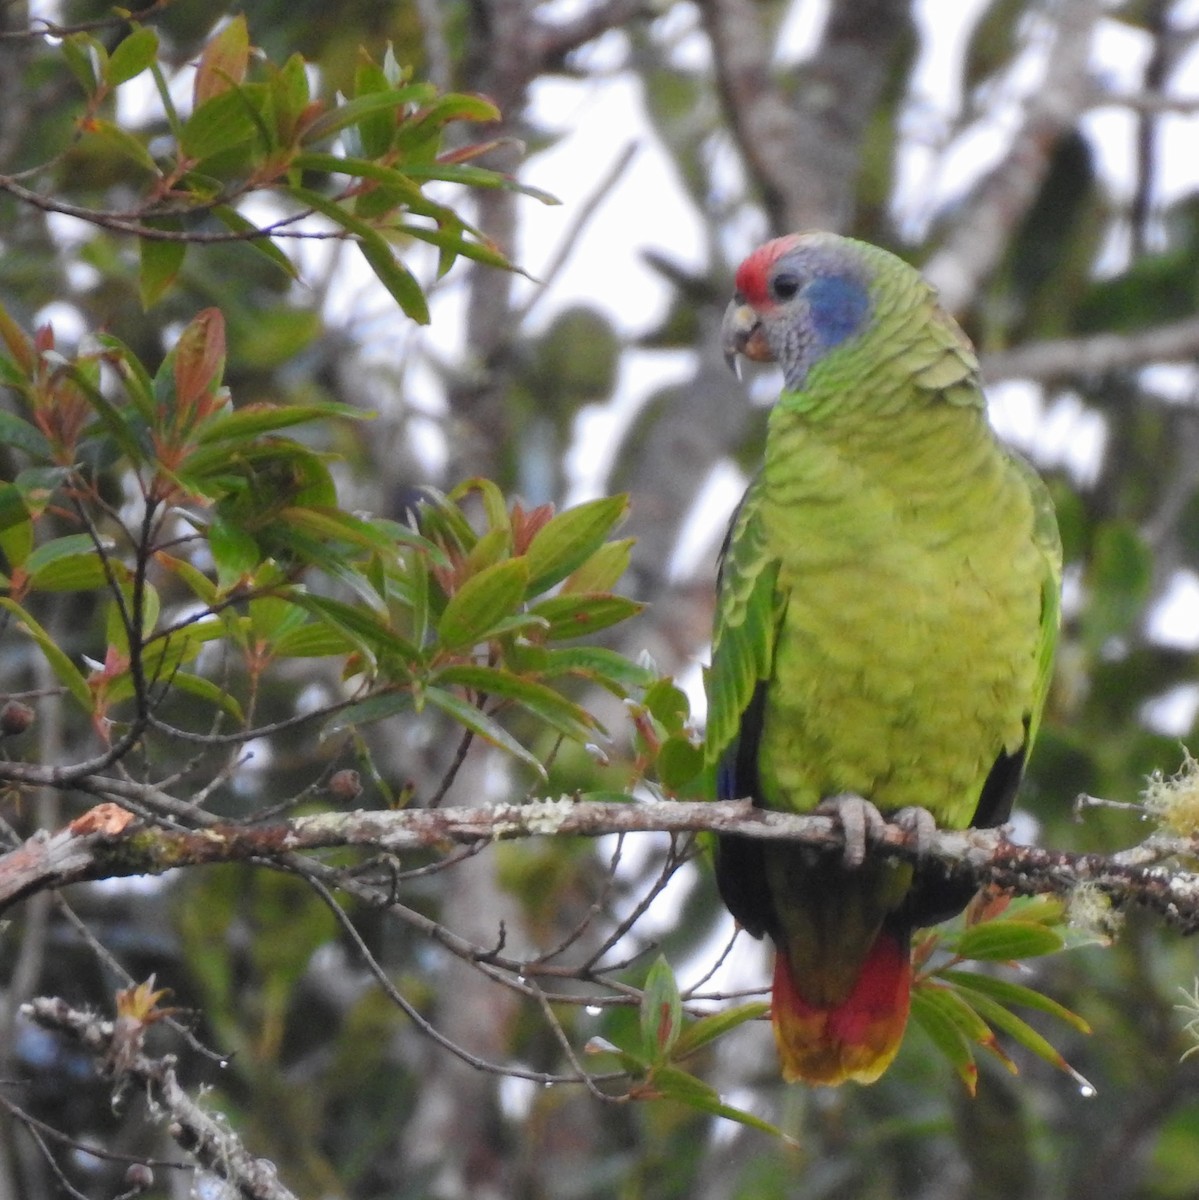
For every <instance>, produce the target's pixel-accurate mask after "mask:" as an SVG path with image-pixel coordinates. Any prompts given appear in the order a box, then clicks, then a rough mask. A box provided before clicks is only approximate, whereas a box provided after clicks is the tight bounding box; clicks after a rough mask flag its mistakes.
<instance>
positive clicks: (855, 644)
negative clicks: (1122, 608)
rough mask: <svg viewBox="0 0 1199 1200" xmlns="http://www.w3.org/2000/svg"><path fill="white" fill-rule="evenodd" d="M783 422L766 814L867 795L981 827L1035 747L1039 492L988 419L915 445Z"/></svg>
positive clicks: (763, 762)
mask: <svg viewBox="0 0 1199 1200" xmlns="http://www.w3.org/2000/svg"><path fill="white" fill-rule="evenodd" d="M864 434H865V435H866V437H865V438H864V440H863V442H860V443H859V444H857V445H855V444H853V443H852V441H851V442H850V443H849V444H844V443H837V442H832V443H831V444H830V442H829V441H828V439H826V438H822V437H820V436H813V435H812V434H811V433H810V431H804V430H803V429H802V427H795V428H793V429H791V430H788V429H787V428H786V427H783V428H780V429H778V430H776V448H778V449H779V450H780V451H781V453H780V454H779V455H778V456H777V457H776V461H783V462H785V463H786V470H784V471H778V470H775V471H773V472H772V466H773V464H772V462H771V461H770V458H768V461H767V466H766V476H765V478H764V481H763V483H764V486H763V493H762V503H763V506H764V510H765V511H764V517H765V527H766V528H768V529H771V530H773V531H777V532H775V533H774V534H773V537H774V544H773V545H772V547H771V550H772V553H774V554H777V556H778V561H779V575H778V588H779V592H780V595H781V596H782V597H783V598H784V600H783V603H784V604H785V611H784V613H783V616H782V618H781V624H780V627H779V631H778V636H777V641H776V645H775V656H774V665H773V673H772V677H771V679H770V680H769V683H768V702H767V704H766V706H765V713H766V717H765V723H764V727H763V731H762V741H761V745H760V753H759V765H760V771H761V780H762V791H763V799H764V800H765V802H766V804H767V806H768V807H771V808H782V809H791V810H799V811H803V810H807V809H810V808H812V807H814V806H815V805H816V804H817V803H819V802H820V800H821V799H824V798H826V797H829V796H833V795H836V794H838V793H841V792H854V793H857V794H859V795H862V796H864V797H866V798H868V799H870V800H872V801H873V802H874V803H875V804H876V805H877V806H878V807H879V808H880V809H881V810H883V811H888V810H895V809H898V808H901V807H904V806H907V805H919V806H921V807H924V808H927V809H928V810H930V811H931V812H932V814H933V815H934V817H935V818H936V820H937V822H938V824H940V825H944V826H950V827H963V826H965V825H967V824H968V823H969V822H970V819H971V817H972V816H973V815H974V811H975V808H976V806H977V803H978V798H979V794H980V791H981V789H982V786H983V783H984V781H985V780H986V777H987V774H988V772H989V770H990V769H991V766H992V764H993V763H994V762H995V760H996V757H997V756H998V755H999V754H1000V753H1002V752H1005V751H1006V752H1007V753H1015V752H1016V751H1017V750H1018V749H1019V748H1020V746H1021V745H1022V744H1023V742H1024V740H1025V738H1026V733H1027V726H1026V722H1027V720H1028V717H1029V712H1030V710H1031V708H1032V706H1033V703H1034V692H1035V689H1036V660H1037V644H1038V630H1039V627H1040V606H1041V603H1042V599H1041V579H1042V576H1043V563H1042V560H1041V559H1040V558H1039V556H1038V553H1037V551H1036V548H1035V546H1034V542H1033V537H1032V524H1033V519H1034V513H1033V505H1032V502H1031V500H1030V498H1029V495H1028V490H1027V488H1026V487H1025V486H1024V485H1023V482H1022V480H1021V478H1020V476H1019V474H1018V472H1016V471H1015V470H1014V469H1013V466H1012V463H1011V461H1010V459H1009V458H1008V457H1007V455H1006V453H1005V451H1004V450H1003V449H1002V448H1001V447H1000V446H999V444H998V443H997V442H996V441H995V440H994V438H993V435H992V434H991V433H990V430H989V429H987V427H986V426H985V424H983V422H982V419H981V416H978V415H976V414H974V413H972V412H968V411H962V410H955V409H951V408H948V406H944V407H943V408H942V409H941V410H939V411H937V412H935V413H932V414H930V418H929V420H928V421H926V422H925V423H924V428H921V429H916V430H913V429H911V428H907V429H905V437H904V439H903V440H902V441H898V440H892V441H890V442H888V441H887V440H886V439H880V438H878V437H877V436H875V437H873V438H871V436H870V435H871V431H869V430H866V431H864Z"/></svg>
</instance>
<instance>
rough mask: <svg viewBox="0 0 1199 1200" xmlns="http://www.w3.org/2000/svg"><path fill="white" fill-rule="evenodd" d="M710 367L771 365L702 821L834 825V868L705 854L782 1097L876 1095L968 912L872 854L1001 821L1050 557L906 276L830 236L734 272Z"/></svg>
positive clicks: (1038, 509) (756, 843)
mask: <svg viewBox="0 0 1199 1200" xmlns="http://www.w3.org/2000/svg"><path fill="white" fill-rule="evenodd" d="M735 288H736V290H735V292H734V295H733V299H732V300H731V302H730V303H729V305H728V308H727V310H726V312H725V315H724V320H723V324H722V329H721V338H722V343H723V346H722V348H723V350H724V352H725V356H726V358H727V359H728V361H729V363H730V365H731V366H733V367H734V369H736V367H737V366H738V365H739V362H738V357H737V356H743V357H745V358H747V359H749V360H751V361H757V362H773V363H776V364H777V365H778V366H779V367H780V368H781V369H782V376H783V387H782V392H781V395H780V396H779V398H778V400H777V401H776V403H775V404H774V405H773V407H772V408H771V410H770V413H769V416H768V421H767V431H766V438H765V446H764V452H763V461H762V464H761V468H760V470H759V471H758V473H757V474H756V476H755V477H754V478H753V480H752V482H751V483H750V485H749V487H748V489H747V491H746V492H745V495H744V497H743V498H742V500H741V502H740V504H739V505H738V507H737V509H736V511H735V513H734V515H733V519H732V522H731V524H730V527H729V532H728V535H727V537H726V538H725V542H724V545H723V548H722V550H721V553H720V564H719V571H718V577H717V600H716V607H715V618H714V631H713V638H712V651H711V662H710V665H709V666H708V667H707V668H706V670H705V675H704V678H705V690H706V694H707V704H708V711H707V726H706V730H705V733H704V759H705V762H706V764H707V766H708V767H709V768H710V769H712V770H714V772H715V777H716V794H717V796H718V798H720V799H737V798H746V797H748V798H752V800H753V803H754V804H755V805H756V806H758V807H761V808H764V809H768V810H772V811H779V812H789V813H813V812H821V813H828V814H831V815H833V816H835V817H837V818H838V819H839V820H840V823H841V826H842V828H843V831H844V833H845V839H844V841H845V848H844V850H843V851H842V852H840V853H837V852H833V853H830V852H829V851H828V850H822V849H816V848H812V847H805V846H800V845H797V844H795V843H787V842H782V841H778V842H776V841H773V840H772V841H765V840H761V839H754V838H749V837H746V836H740V837H739V836H736V835H731V834H730V835H721V836H719V837H718V838H717V844H716V855H715V869H716V882H717V886H718V889H719V892H720V894H721V897H722V899H723V901H724V903H725V905H726V907H727V908H728V909H729V911H730V912H731V913H732V915H733V917H734V919H735V920H736V921H737V922H738V924H739V925H740V926H741V927H742V928H743V929H745V930H746V931H747V932H748V933H750V934H752V935H753V936H755V937H758V938H761V937H763V936H768V937H769V939H770V940H771V942H773V944H774V947H775V963H774V975H773V987H772V995H771V1021H772V1025H773V1030H774V1037H775V1042H776V1044H777V1047H778V1052H779V1059H780V1063H781V1066H782V1073H783V1077H784V1078H785V1079H786V1080H787V1081H788V1082H804V1083H808V1084H819V1085H836V1084H840V1083H844V1082H846V1081H849V1080H852V1081H855V1082H858V1083H863V1084H864V1083H873V1082H874V1081H875V1080H877V1079H878V1078H879V1077H880V1076H881V1075H882V1074H883V1072H884V1071H885V1070H886V1069H887V1067H888V1066H889V1065H890V1064H891V1062H892V1060H893V1059H894V1057H895V1055H896V1053H897V1052H898V1049H899V1046H900V1043H901V1041H902V1039H903V1034H904V1029H905V1026H906V1023H907V1018H908V1011H909V1007H910V999H911V988H912V962H911V944H912V935H913V932H914V931H915V930H917V929H920V928H924V927H926V926H929V925H934V924H937V923H939V922H941V921H944V920H947V919H948V918H950V917H952V916H954V915H955V914H957V913H958V912H960V911H961V910H962V909H963V908H964V907H965V906H966V904H967V903H968V901H969V898H970V895H971V893H972V891H973V888H972V887H966V886H965V885H962V884H960V883H956V882H953V881H951V880H950V879H949V878H948V877H947V876H946V875H945V873H944V872H943V871H941V870H939V869H937V868H935V867H934V865H933V864H931V863H929V862H927V861H924V862H923V863H922V862H921V860H920V856H919V855H917V856H916V861H915V862H907V861H898V860H895V859H880V858H877V857H876V856H867V855H866V851H865V830H866V828H867V827H876V826H879V825H881V824H882V822H883V821H884V820H886V819H889V820H891V821H894V822H896V823H899V824H901V825H903V826H904V827H905V828H907V829H909V830H911V831H912V832H913V840H914V842H915V844H916V845H917V847H919V845H921V844H924V845H927V839H928V837H929V836H931V833H932V831H933V830H934V829H935V828H944V829H963V828H966V827H968V826H972V825H973V826H978V827H988V826H993V825H998V824H1002V823H1003V822H1005V821H1006V820H1007V819H1008V817H1009V815H1010V813H1011V808H1012V803H1013V800H1014V797H1015V793H1016V789H1017V787H1018V785H1019V782H1020V779H1021V775H1022V774H1023V770H1024V765H1025V761H1026V759H1027V757H1028V753H1029V750H1030V748H1031V746H1032V744H1033V741H1034V739H1035V737H1036V734H1037V726H1038V723H1039V721H1040V718H1041V714H1042V710H1043V707H1044V704H1045V698H1046V693H1047V690H1048V687H1049V683H1050V678H1051V672H1052V662H1053V652H1054V645H1055V642H1056V640H1057V631H1058V624H1059V611H1060V592H1061V563H1062V551H1061V541H1060V537H1059V534H1058V528H1057V521H1056V518H1055V515H1054V508H1053V502H1052V499H1051V497H1050V494H1049V491H1048V489H1047V488H1046V486H1045V484H1044V482H1043V481H1042V480H1041V478H1040V477H1039V475H1038V474H1037V473H1036V471H1035V470H1034V469H1033V467H1032V466H1031V465H1030V464H1029V463H1027V462H1026V461H1025V460H1024V459H1023V458H1022V457H1021V456H1019V455H1018V454H1017V453H1016V452H1015V451H1013V450H1011V449H1008V448H1007V447H1005V446H1004V444H1003V443H1001V442H1000V441H999V439H998V436H997V435H996V434H995V432H994V430H993V429H992V427H991V425H990V423H989V421H988V418H987V412H986V405H985V400H984V396H983V392H982V388H981V384H980V376H979V364H978V360H977V358H976V356H975V354H974V351H973V349H972V347H971V344H970V342H969V340H968V338H967V337H966V335H965V334H964V333H963V332H962V330H961V329H960V327H959V326H958V325H957V324H956V322H955V321H954V320H953V319H952V317H950V316H949V314H948V313H947V312H946V311H945V310H944V309H943V308H942V307H941V306H940V304H939V303H938V300H937V296H936V292H935V290H934V289H933V288H932V287H931V285H929V284H928V283H927V282H925V280H924V279H923V278H922V276H921V275H920V274H919V272H918V271H916V270H915V269H913V268H912V267H910V266H909V265H907V264H906V263H905V262H904V261H903V260H902V259H900V258H899V257H897V256H895V255H893V254H891V253H890V252H888V251H886V250H884V249H881V248H880V247H877V246H873V245H871V244H869V243H866V242H862V241H857V240H854V239H851V238H846V237H841V236H839V235H836V234H832V233H825V232H805V233H798V234H791V235H789V236H786V237H780V238H776V239H774V240H772V241H769V242H767V243H766V244H765V245H762V246H760V247H759V248H758V249H757V250H755V251H754V252H753V253H752V254H750V255H749V257H748V258H746V259H745V261H744V262H743V263H742V264H741V265H740V267H739V268H738V270H737V273H736V281H735Z"/></svg>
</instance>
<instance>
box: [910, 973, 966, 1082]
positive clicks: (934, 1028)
mask: <svg viewBox="0 0 1199 1200" xmlns="http://www.w3.org/2000/svg"><path fill="white" fill-rule="evenodd" d="M928 991H929V989H928V988H916V989H915V990H914V991H913V992H912V1019H913V1020H914V1021H915V1022H916V1023H917V1024H918V1025H919V1026H920V1028H921V1029H923V1030H924V1032H925V1033H926V1034H927V1035H928V1038H929V1041H931V1042H932V1044H933V1045H934V1046H935V1047H936V1048H937V1049H938V1050H939V1051H940V1052H941V1053H942V1054H943V1055H944V1056H945V1057H946V1058H947V1059H948V1060H949V1064H950V1066H952V1067H953V1069H954V1071H956V1072H957V1075H958V1078H960V1079H961V1081H962V1083H963V1084H964V1085H965V1087H966V1091H967V1092H969V1093H970V1095H971V1096H973V1095H974V1093H975V1091H976V1090H977V1088H978V1066H977V1065H976V1064H975V1061H974V1053H973V1051H972V1050H971V1049H970V1043H969V1042H968V1041H967V1040H966V1036H965V1034H963V1033H962V1030H961V1028H960V1027H959V1026H958V1024H957V1023H956V1022H955V1021H954V1020H953V1019H952V1018H951V1017H950V1016H949V1014H948V1013H947V1012H946V1011H945V1010H944V1008H942V1007H941V1006H940V1005H938V1004H937V1002H936V1001H935V1000H932V999H930V998H929V996H928V994H927V993H928Z"/></svg>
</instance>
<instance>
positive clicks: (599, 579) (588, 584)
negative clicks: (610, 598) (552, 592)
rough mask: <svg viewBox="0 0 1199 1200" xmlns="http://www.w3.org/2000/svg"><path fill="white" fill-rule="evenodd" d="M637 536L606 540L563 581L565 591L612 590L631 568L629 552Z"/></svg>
mask: <svg viewBox="0 0 1199 1200" xmlns="http://www.w3.org/2000/svg"><path fill="white" fill-rule="evenodd" d="M635 541H636V538H620V539H619V540H618V541H615V542H605V543H604V545H602V546H601V547H600V548H599V549H598V550H597V551H596V552H595V553H594V554H593V555H592V556H591V557H590V558H589V559H587V561H586V562H584V563H583V564H582V565H581V566H579V567H578V568H577V569H576V570H574V571H572V572H571V573H570V574H569V575H568V576H567V577H566V579H564V580H563V581H562V591H563V592H564V593H565V592H610V591H611V590H612V589H613V588H614V587H615V586H616V582H617V580H619V579H620V577H621V576H622V575H623V574H624V573H625V571H627V570H628V568H629V552H630V551H631V550H632V548H633V543H634V542H635Z"/></svg>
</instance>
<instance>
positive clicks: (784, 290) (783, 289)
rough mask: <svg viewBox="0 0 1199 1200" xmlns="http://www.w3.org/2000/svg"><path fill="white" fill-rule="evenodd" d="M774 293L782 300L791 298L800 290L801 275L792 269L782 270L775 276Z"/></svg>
mask: <svg viewBox="0 0 1199 1200" xmlns="http://www.w3.org/2000/svg"><path fill="white" fill-rule="evenodd" d="M772 286H773V288H774V294H775V295H776V296H777V297H778V298H779V299H780V300H790V299H791V297H792V296H794V295H795V293H796V292H798V291H799V276H798V275H793V274H792V273H791V272H790V271H781V272H780V273H779V274H778V275H776V276H775V277H774V283H773V285H772Z"/></svg>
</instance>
